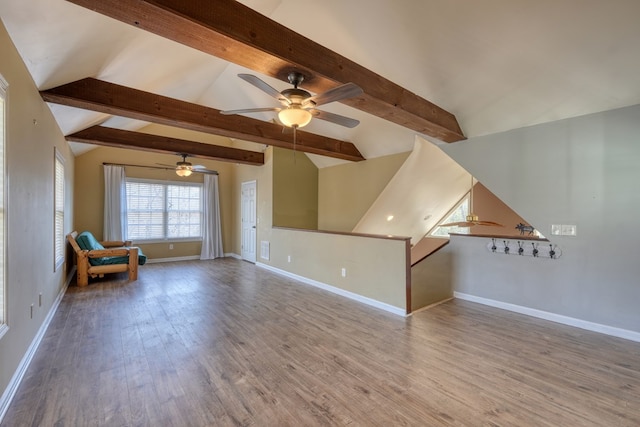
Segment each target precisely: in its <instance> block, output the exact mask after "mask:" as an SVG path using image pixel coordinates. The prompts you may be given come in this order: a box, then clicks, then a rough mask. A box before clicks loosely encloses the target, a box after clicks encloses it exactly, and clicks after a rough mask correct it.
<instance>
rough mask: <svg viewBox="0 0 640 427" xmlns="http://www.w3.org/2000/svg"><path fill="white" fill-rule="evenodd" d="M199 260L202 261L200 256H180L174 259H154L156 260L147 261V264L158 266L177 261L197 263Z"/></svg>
mask: <svg viewBox="0 0 640 427" xmlns="http://www.w3.org/2000/svg"><path fill="white" fill-rule="evenodd" d="M199 259H200V256H199V255H190V256H178V257H174V258H154V259H147V264H157V263H160V262H175V261H195V260H199Z"/></svg>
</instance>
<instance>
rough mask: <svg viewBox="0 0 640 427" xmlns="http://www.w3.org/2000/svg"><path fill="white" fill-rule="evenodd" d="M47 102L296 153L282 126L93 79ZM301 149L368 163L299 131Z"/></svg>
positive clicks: (55, 91)
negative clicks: (221, 112)
mask: <svg viewBox="0 0 640 427" xmlns="http://www.w3.org/2000/svg"><path fill="white" fill-rule="evenodd" d="M40 96H41V97H42V99H43V100H45V101H46V102H52V103H56V104H61V105H66V106H70V107H76V108H82V109H85V110H93V111H98V112H101V113H106V114H112V115H116V116H122V117H128V118H131V119H136V120H143V121H147V122H152V123H160V124H164V125H168V126H175V127H181V128H184V129H190V130H195V131H199V132H205V133H210V134H214V135H221V136H226V137H228V138H236V139H241V140H245V141H251V142H257V143H260V144H267V145H273V146H276V147H281V148H287V149H294V144H293V135H291V134H283V133H282V126H281V125H277V124H274V123H269V122H264V121H261V120H256V119H251V118H248V117H244V116H239V115H230V116H226V115H223V114H220V110H216V109H215V108H210V107H205V106H202V105H198V104H193V103H190V102H185V101H180V100H178V99H173V98H168V97H166V96H161V95H156V94H153V93H149V92H144V91H141V90H138V89H133V88H129V87H126V86H121V85H117V84H114V83H109V82H105V81H102V80H97V79H93V78H86V79H82V80H78V81H75V82H72V83H68V84H66V85H62V86H58V87H55V88H52V89H49V90H45V91H41V92H40ZM295 149H296V150H298V151H304V152H307V153H313V154H320V155H323V156H327V157H334V158H338V159H343V160H351V161H361V160H364V157H362V154H360V151H358V149H357V148H356V146H355V145H353V144H352V143H350V142H346V141H341V140H338V139H333V138H329V137H324V136H320V135H316V134H312V133H308V132H303V131H298V132H297V141H296V144H295Z"/></svg>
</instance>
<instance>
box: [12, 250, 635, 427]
mask: <svg viewBox="0 0 640 427" xmlns="http://www.w3.org/2000/svg"><path fill="white" fill-rule="evenodd" d="M1 425H2V426H12V427H13V426H147V425H148V426H248V425H254V426H316V425H338V426H343V425H350V426H403V425H410V426H416V425H419V426H441V425H444V426H449V425H455V426H481V425H490V426H638V425H640V343H634V342H630V341H625V340H622V339H616V338H612V337H608V336H605V335H600V334H597V333H591V332H587V331H583V330H580V329H576V328H571V327H568V326H563V325H558V324H555V323H550V322H546V321H543V320H539V319H534V318H529V317H526V316H522V315H518V314H515V313H510V312H506V311H501V310H498V309H494V308H489V307H485V306H481V305H477V304H473V303H470V302H465V301H457V300H454V301H451V302H448V303H445V304H442V305H439V306H436V307H433V308H431V309H429V310H426V311H423V312H419V313H416V314H414V315H413V316H412V317H410V318H407V319H404V318H401V317H398V316H396V315H392V314H388V313H386V312H383V311H380V310H377V309H375V308H371V307H368V306H365V305H362V304H360V303H357V302H354V301H351V300H348V299H345V298H342V297H339V296H336V295H333V294H330V293H327V292H325V291H322V290H319V289H316V288H313V287H310V286H307V285H304V284H300V283H297V282H295V281H293V280H290V279H288V278H284V277H281V276H278V275H276V274H273V273H271V272H269V271H267V270H264V269H261V268H258V267H255V266H253V265H252V264H249V263H245V262H242V261H238V260H235V259H219V260H215V261H209V262H200V261H194V262H180V263H167V264H151V265H146V266H144V267H143V268H141V271H140V275H139V280H138V281H137V282H133V283H127V282H126V281H125V280H124V278H123V279H122V280H120V279H119V278H117V279H116V280H109V281H101V282H98V283H93V284H90V285H89V286H88V287H86V288H77V287H75V286H74V287H70V288H69V290H68V292H67V294H66V295H65V297H64V299H63V301H62V303H61V305H60V307H59V309H58V312H57V313H56V315H55V318H54V319H53V321H52V323H51V325H50V327H49V329H48V331H47V333H46V336H45V338H44V339H43V341H42V344H41V345H40V348H39V349H38V351H37V354H36V357H35V359H34V360H33V362H32V364H31V366H30V367H29V370H28V372H27V374H26V376H25V378H24V380H23V382H22V384H21V386H20V389H19V390H18V394H17V395H16V397H15V399H14V400H13V403H12V405H11V406H10V408H9V411H8V412H7V414H6V416H5V418H4V420H3V422H2V424H1Z"/></svg>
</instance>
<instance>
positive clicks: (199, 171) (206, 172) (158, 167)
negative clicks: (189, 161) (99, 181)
mask: <svg viewBox="0 0 640 427" xmlns="http://www.w3.org/2000/svg"><path fill="white" fill-rule="evenodd" d="M102 165H103V166H128V167H132V168H147V169H162V170H166V171H175V170H176V168H173V167H163V166H149V165H132V164H128V163H108V162H102ZM192 171H193V172H196V173H204V174H208V175H218V172H217V171H212V170H208V169H206V170H200V169H192Z"/></svg>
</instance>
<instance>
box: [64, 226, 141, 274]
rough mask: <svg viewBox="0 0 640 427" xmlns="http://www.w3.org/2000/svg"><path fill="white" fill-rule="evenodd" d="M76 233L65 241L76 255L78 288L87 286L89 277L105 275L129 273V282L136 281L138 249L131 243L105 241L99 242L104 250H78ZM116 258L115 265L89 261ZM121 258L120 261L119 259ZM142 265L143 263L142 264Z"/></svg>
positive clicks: (71, 234)
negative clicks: (97, 263)
mask: <svg viewBox="0 0 640 427" xmlns="http://www.w3.org/2000/svg"><path fill="white" fill-rule="evenodd" d="M77 237H78V232H77V231H74V232H72V233H70V234H68V235H67V240H68V241H69V243H70V244H71V247H73V250H74V252H75V254H76V266H77V270H78V271H77V275H78V279H77V282H78V286H87V285H88V284H89V276H91V277H92V278H96V277H104V275H105V273H123V272H125V271H127V272H128V273H129V280H130V281H135V280H138V262H139V261H138V252H139V248H137V247H135V246H131V241H125V242H119V241H106V242H99V243H100V244H101V245H102V246H103V247H104V249H92V250H86V249H82V248H80V246H79V245H78V242H77V241H76V238H77ZM111 257H118V261H122V262H117V263H115V264H112V263H108V264H102V265H92V264H91V262H90V261H89V260H90V259H92V258H95V259H97V258H111ZM120 258H122V259H120ZM142 263H144V262H142Z"/></svg>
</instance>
